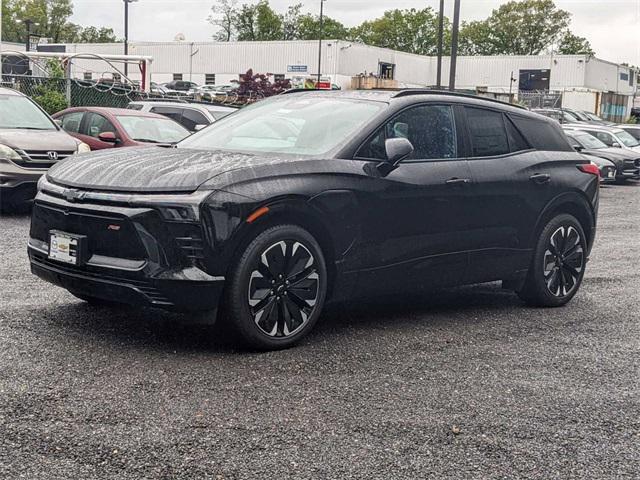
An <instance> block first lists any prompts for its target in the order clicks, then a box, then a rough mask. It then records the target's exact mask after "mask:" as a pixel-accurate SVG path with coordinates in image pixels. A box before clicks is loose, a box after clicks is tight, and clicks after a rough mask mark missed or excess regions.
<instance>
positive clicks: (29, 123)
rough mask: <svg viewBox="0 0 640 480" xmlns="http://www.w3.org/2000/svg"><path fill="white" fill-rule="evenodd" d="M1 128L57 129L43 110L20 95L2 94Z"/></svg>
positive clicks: (0, 105)
mask: <svg viewBox="0 0 640 480" xmlns="http://www.w3.org/2000/svg"><path fill="white" fill-rule="evenodd" d="M0 128H18V129H24V130H57V129H56V126H55V124H54V123H53V122H52V121H51V120H50V119H49V117H47V116H46V115H45V114H44V113H43V112H42V110H40V109H39V108H38V107H37V106H36V105H35V104H34V103H33V102H32V101H31V100H29V99H28V98H27V97H23V96H20V95H0Z"/></svg>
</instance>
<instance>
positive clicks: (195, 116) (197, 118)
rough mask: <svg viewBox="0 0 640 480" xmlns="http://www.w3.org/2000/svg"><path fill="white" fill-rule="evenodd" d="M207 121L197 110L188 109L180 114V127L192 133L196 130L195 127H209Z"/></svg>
mask: <svg viewBox="0 0 640 480" xmlns="http://www.w3.org/2000/svg"><path fill="white" fill-rule="evenodd" d="M209 123H211V122H209V120H207V117H205V116H204V115H203V114H202V113H200V112H198V111H197V110H191V109H190V108H185V109H184V111H183V112H182V125H184V127H185V128H186V129H187V130H190V131H192V132H193V131H194V130H195V129H196V125H209Z"/></svg>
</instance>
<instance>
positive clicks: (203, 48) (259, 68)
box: [5, 40, 637, 118]
mask: <svg viewBox="0 0 640 480" xmlns="http://www.w3.org/2000/svg"><path fill="white" fill-rule="evenodd" d="M5 49H6V46H5ZM38 50H40V51H43V50H44V51H64V52H66V53H94V54H121V53H122V52H123V45H122V44H119V43H114V44H65V45H52V44H50V45H39V46H38ZM129 53H130V54H131V55H145V56H150V57H153V64H152V66H151V80H152V81H154V82H156V83H163V82H168V81H171V80H175V79H183V80H190V81H193V82H196V83H198V84H203V83H209V84H228V83H229V82H230V81H231V80H236V79H237V78H238V75H239V74H240V73H244V72H246V71H247V70H248V69H249V68H252V69H253V70H254V71H255V72H260V73H269V74H272V75H274V76H278V77H284V78H295V77H300V76H314V75H317V73H318V71H317V70H318V42H317V41H276V42H228V43H227V42H184V41H183V42H131V43H130V44H129ZM436 61H437V60H436V57H427V56H421V55H414V54H408V53H403V52H398V51H394V50H389V49H385V48H378V47H370V46H367V45H363V44H358V43H354V42H347V41H342V40H340V41H338V40H326V41H323V42H322V55H321V64H322V68H321V70H322V71H321V74H322V76H325V77H329V78H330V79H331V82H332V83H334V84H337V85H339V86H340V87H342V88H351V87H352V85H354V84H353V79H354V77H358V76H360V77H361V78H363V77H370V78H374V77H375V78H380V77H383V78H384V80H389V81H391V82H392V83H391V84H389V83H387V84H385V86H396V87H416V86H425V85H435V84H436ZM132 70H134V69H132ZM448 70H449V59H448V58H446V57H445V58H444V59H443V80H444V77H447V75H448ZM129 73H130V75H129V76H130V78H131V79H133V80H139V79H140V73H139V72H138V71H130V72H129ZM112 74H113V71H112V70H111V69H110V68H109V66H108V65H106V64H105V63H104V62H99V61H93V60H75V61H74V63H73V66H72V75H73V76H74V77H76V78H85V79H93V80H97V79H99V78H101V77H105V76H106V77H110V76H111V75H112ZM636 76H637V72H634V71H633V70H632V69H630V68H629V67H627V66H623V65H618V64H615V63H611V62H607V61H603V60H600V59H598V58H595V57H590V56H587V55H553V54H551V55H539V56H492V57H485V56H462V57H458V66H457V76H456V87H457V88H459V89H465V90H472V91H486V92H489V93H493V94H495V95H500V94H502V95H504V94H508V93H509V92H513V93H514V94H517V95H518V96H519V97H520V99H525V100H526V99H527V97H530V96H535V97H536V99H538V101H539V102H540V103H541V104H545V105H549V106H564V107H571V108H576V109H580V110H588V111H592V112H596V113H600V114H603V115H604V116H606V117H609V118H613V117H616V118H624V117H626V116H628V114H629V111H630V109H631V107H632V106H633V100H634V96H635V95H636V90H637V78H636ZM542 92H544V94H543V93H542Z"/></svg>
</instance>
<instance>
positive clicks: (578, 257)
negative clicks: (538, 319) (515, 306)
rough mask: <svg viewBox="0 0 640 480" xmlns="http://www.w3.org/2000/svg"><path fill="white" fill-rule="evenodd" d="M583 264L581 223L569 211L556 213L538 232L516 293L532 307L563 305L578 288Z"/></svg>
mask: <svg viewBox="0 0 640 480" xmlns="http://www.w3.org/2000/svg"><path fill="white" fill-rule="evenodd" d="M586 263H587V243H586V236H585V234H584V230H583V228H582V226H581V225H580V222H579V221H578V220H577V219H576V218H575V217H573V216H572V215H569V214H560V215H557V216H556V217H554V218H552V219H551V220H550V221H549V222H548V223H547V225H546V226H545V227H544V228H543V229H542V232H541V233H540V236H539V238H538V242H537V244H536V248H535V251H534V255H533V260H532V262H531V266H530V267H529V272H528V274H527V279H526V281H525V284H524V287H523V288H522V290H521V291H520V292H518V295H519V296H520V298H521V299H522V300H524V301H525V303H527V304H528V305H531V306H536V307H561V306H563V305H566V304H567V303H568V302H569V301H570V300H571V299H572V298H573V297H574V296H575V294H576V293H577V292H578V290H579V289H580V285H581V284H582V279H583V277H584V271H585V266H586Z"/></svg>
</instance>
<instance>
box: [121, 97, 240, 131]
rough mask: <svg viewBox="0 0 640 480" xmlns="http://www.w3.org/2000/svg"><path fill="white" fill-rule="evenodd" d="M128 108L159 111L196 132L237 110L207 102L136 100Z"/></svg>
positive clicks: (159, 113) (151, 111) (160, 113)
mask: <svg viewBox="0 0 640 480" xmlns="http://www.w3.org/2000/svg"><path fill="white" fill-rule="evenodd" d="M127 108H129V109H132V110H139V111H141V112H150V113H157V114H158V115H164V116H165V117H169V118H170V119H172V120H174V121H176V122H178V123H179V124H181V125H182V126H183V127H185V128H186V129H187V130H189V131H190V132H196V131H198V130H201V129H202V128H204V127H206V126H208V125H210V124H212V123H213V122H215V121H216V120H219V119H221V118H223V117H226V116H227V115H229V114H230V113H233V112H235V111H236V110H237V108H234V107H226V106H222V105H208V104H205V103H181V102H165V101H144V100H141V101H135V102H130V103H129V105H128V106H127Z"/></svg>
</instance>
